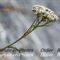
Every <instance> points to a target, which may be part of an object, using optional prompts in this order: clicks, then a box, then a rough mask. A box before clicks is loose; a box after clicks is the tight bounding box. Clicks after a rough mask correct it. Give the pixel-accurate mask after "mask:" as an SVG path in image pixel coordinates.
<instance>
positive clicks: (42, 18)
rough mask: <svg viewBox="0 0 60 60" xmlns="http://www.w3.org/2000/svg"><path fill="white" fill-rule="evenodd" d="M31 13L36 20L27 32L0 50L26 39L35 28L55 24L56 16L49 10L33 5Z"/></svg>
mask: <svg viewBox="0 0 60 60" xmlns="http://www.w3.org/2000/svg"><path fill="white" fill-rule="evenodd" d="M32 11H33V12H34V14H35V15H36V19H35V20H34V22H33V23H32V24H31V26H30V27H29V28H28V30H27V31H26V32H25V33H24V34H23V35H22V36H21V37H20V38H19V39H17V40H16V41H15V42H13V43H11V44H9V45H8V46H6V47H4V48H3V49H0V50H4V49H6V48H8V47H10V46H11V45H13V44H15V43H17V42H18V41H20V40H21V39H23V38H24V37H26V36H27V35H28V34H30V33H31V32H32V31H34V30H35V29H36V28H37V27H43V26H46V25H48V24H49V23H51V22H55V21H57V20H58V16H57V15H56V14H55V13H54V12H53V11H52V10H51V9H49V8H47V7H44V6H42V5H34V6H33V8H32Z"/></svg>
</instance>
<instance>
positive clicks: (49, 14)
mask: <svg viewBox="0 0 60 60" xmlns="http://www.w3.org/2000/svg"><path fill="white" fill-rule="evenodd" d="M32 11H33V12H34V14H36V15H37V14H39V15H40V17H41V16H42V17H46V18H47V19H48V20H51V21H56V20H58V16H57V15H56V14H55V13H54V12H53V11H52V10H51V9H49V8H47V7H45V6H42V5H34V6H33V8H32Z"/></svg>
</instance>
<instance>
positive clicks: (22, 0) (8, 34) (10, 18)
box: [0, 0, 60, 60]
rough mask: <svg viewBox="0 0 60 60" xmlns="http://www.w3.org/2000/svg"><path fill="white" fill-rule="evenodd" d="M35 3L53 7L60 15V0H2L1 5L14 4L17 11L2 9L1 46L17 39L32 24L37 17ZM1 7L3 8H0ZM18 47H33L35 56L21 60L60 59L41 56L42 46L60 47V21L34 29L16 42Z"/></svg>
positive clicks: (0, 25) (16, 58) (10, 59)
mask: <svg viewBox="0 0 60 60" xmlns="http://www.w3.org/2000/svg"><path fill="white" fill-rule="evenodd" d="M35 4H41V5H44V6H46V7H48V8H50V9H52V10H53V11H54V12H55V14H57V15H58V16H59V17H60V0H0V6H9V5H11V6H13V7H14V8H15V9H19V10H17V11H10V12H6V11H0V48H3V47H5V46H7V45H8V44H10V43H12V42H14V41H16V40H17V39H18V38H19V37H21V36H22V35H23V33H24V32H25V31H26V30H27V29H28V28H29V27H30V26H31V24H32V22H33V21H34V19H35V18H36V16H35V15H34V13H33V12H32V6H33V5H35ZM0 9H1V8H0ZM14 46H16V47H17V48H26V49H28V48H31V49H34V51H35V53H34V56H33V57H24V56H22V58H21V60H48V59H49V60H59V57H58V58H56V57H51V58H48V57H40V56H39V52H40V49H41V48H53V49H57V48H60V21H58V22H56V23H54V24H52V25H50V26H48V27H41V28H37V29H36V30H34V31H33V32H32V33H31V34H29V35H28V36H27V37H25V38H24V39H22V40H21V41H19V42H18V43H16V44H14ZM0 60H20V59H19V57H12V56H11V57H7V58H6V57H4V58H3V57H0Z"/></svg>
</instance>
